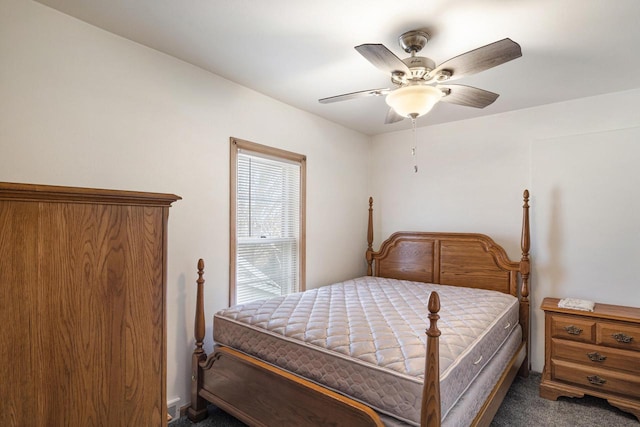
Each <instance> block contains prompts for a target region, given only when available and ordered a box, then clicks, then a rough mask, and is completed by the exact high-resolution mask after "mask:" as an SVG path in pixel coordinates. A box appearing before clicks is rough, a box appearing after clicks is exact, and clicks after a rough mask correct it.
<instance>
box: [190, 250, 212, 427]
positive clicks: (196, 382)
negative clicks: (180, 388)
mask: <svg viewBox="0 0 640 427" xmlns="http://www.w3.org/2000/svg"><path fill="white" fill-rule="evenodd" d="M203 276H204V261H203V260H202V258H200V260H198V280H197V281H196V283H197V284H198V294H197V299H196V319H195V327H194V336H195V338H196V348H195V350H194V351H193V356H192V357H191V406H189V409H188V410H187V415H188V416H189V419H190V420H191V421H193V422H198V421H202V420H203V419H205V418H206V417H207V415H208V413H207V402H206V401H205V400H204V399H203V398H202V397H200V396H199V395H198V390H199V389H200V388H201V386H202V380H203V373H202V369H201V368H200V361H204V360H205V359H206V358H207V354H206V353H205V352H204V349H203V348H202V344H203V342H204V335H205V320H204V290H203V285H204V278H203Z"/></svg>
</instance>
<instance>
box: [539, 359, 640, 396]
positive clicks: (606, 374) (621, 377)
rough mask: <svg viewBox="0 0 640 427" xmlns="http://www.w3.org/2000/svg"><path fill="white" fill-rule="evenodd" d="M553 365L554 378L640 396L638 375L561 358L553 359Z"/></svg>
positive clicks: (605, 391) (593, 388)
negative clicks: (579, 363) (593, 366)
mask: <svg viewBox="0 0 640 427" xmlns="http://www.w3.org/2000/svg"><path fill="white" fill-rule="evenodd" d="M551 365H552V373H551V376H552V378H553V379H554V380H560V381H566V382H569V383H573V384H577V385H579V386H582V387H587V388H589V389H592V390H598V391H600V392H602V393H615V394H620V395H624V396H629V397H635V398H640V377H638V376H636V375H631V374H628V373H624V372H617V371H612V370H607V369H599V368H591V367H588V366H583V365H578V364H576V363H571V362H565V361H561V360H552V361H551Z"/></svg>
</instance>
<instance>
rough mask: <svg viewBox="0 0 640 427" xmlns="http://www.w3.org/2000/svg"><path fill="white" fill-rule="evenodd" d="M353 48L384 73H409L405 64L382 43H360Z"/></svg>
mask: <svg viewBox="0 0 640 427" xmlns="http://www.w3.org/2000/svg"><path fill="white" fill-rule="evenodd" d="M355 49H356V50H357V51H358V52H359V53H360V54H361V55H362V56H364V57H365V58H366V59H367V60H368V61H369V62H371V63H372V64H373V65H375V66H376V67H378V68H379V69H380V70H382V71H384V72H385V73H389V74H393V72H394V71H401V72H402V73H404V74H405V75H409V74H411V70H409V67H407V64H405V63H404V62H402V60H401V59H400V58H398V57H397V56H396V55H395V54H394V53H393V52H391V51H390V50H389V49H387V48H386V47H385V45H383V44H361V45H360V46H356V47H355Z"/></svg>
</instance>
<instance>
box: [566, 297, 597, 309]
mask: <svg viewBox="0 0 640 427" xmlns="http://www.w3.org/2000/svg"><path fill="white" fill-rule="evenodd" d="M595 305H596V303H595V302H593V301H589V300H586V299H578V298H563V299H561V300H560V301H559V302H558V307H560V308H571V309H573V310H582V311H593V307H595Z"/></svg>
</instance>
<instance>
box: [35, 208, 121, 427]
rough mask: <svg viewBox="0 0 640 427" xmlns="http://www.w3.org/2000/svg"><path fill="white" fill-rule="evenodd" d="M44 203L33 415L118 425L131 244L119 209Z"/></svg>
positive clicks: (63, 422)
mask: <svg viewBox="0 0 640 427" xmlns="http://www.w3.org/2000/svg"><path fill="white" fill-rule="evenodd" d="M46 204H47V205H48V206H47V207H46V208H45V209H43V210H42V213H41V215H40V230H41V233H40V236H39V237H40V242H41V244H40V245H39V252H40V271H39V274H40V285H39V287H38V298H37V311H38V314H39V315H38V316H37V318H36V328H35V329H34V333H35V336H34V337H33V339H34V342H35V343H36V345H37V346H38V347H39V353H40V354H42V355H43V356H44V357H42V358H39V359H38V360H37V363H36V368H35V370H36V375H37V378H38V379H37V380H36V383H37V387H38V389H39V390H40V391H41V398H40V399H38V402H37V404H38V406H39V410H38V411H37V413H38V414H40V415H41V416H43V417H44V418H43V420H42V422H43V424H42V425H45V424H47V425H51V423H52V422H55V423H56V425H60V426H64V425H67V426H68V425H78V426H79V425H83V426H93V425H119V422H116V421H117V420H121V419H122V416H123V414H124V412H123V411H124V407H123V396H124V378H123V376H124V375H123V373H124V370H123V365H124V361H125V357H124V352H123V349H124V345H123V342H122V341H123V337H124V321H123V320H124V311H125V304H126V292H125V291H126V285H127V284H126V277H125V275H124V274H123V271H124V265H125V263H126V262H127V261H126V256H127V255H126V252H125V249H126V247H127V244H128V236H127V233H126V229H125V227H124V222H123V221H122V219H123V208H122V207H119V206H113V205H97V204H81V203H77V204H76V203H46ZM50 367H56V369H50ZM79 402H81V403H82V404H78V403H79ZM53 420H55V421H53Z"/></svg>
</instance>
